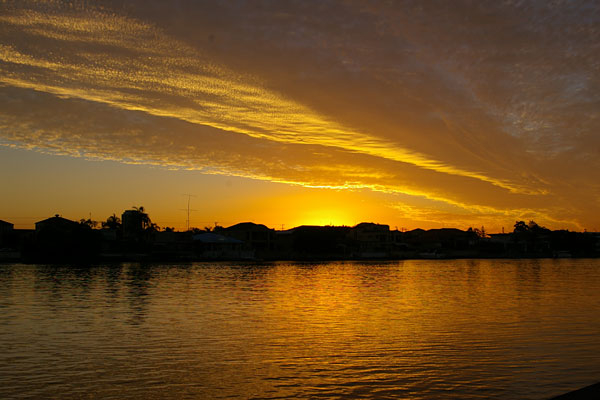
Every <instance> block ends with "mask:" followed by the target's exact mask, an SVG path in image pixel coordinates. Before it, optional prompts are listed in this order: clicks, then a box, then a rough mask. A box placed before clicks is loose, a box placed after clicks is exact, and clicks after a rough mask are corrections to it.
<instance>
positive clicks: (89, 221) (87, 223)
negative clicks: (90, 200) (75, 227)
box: [79, 218, 98, 229]
mask: <svg viewBox="0 0 600 400" xmlns="http://www.w3.org/2000/svg"><path fill="white" fill-rule="evenodd" d="M79 224H80V225H82V226H87V227H88V228H90V229H92V228H95V227H96V226H97V225H98V221H92V219H91V218H88V219H85V218H82V219H80V220H79Z"/></svg>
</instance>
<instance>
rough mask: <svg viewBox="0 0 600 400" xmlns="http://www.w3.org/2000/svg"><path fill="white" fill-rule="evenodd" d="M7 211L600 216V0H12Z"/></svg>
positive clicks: (339, 217) (7, 21)
mask: <svg viewBox="0 0 600 400" xmlns="http://www.w3.org/2000/svg"><path fill="white" fill-rule="evenodd" d="M0 187H1V188H2V189H1V190H2V192H1V193H2V194H1V196H0V199H1V200H0V219H2V220H5V221H9V222H12V223H14V224H15V227H17V228H30V227H32V226H33V222H35V221H37V220H40V219H44V218H47V217H49V216H51V215H54V214H56V213H58V214H61V215H62V216H64V217H66V218H72V219H80V218H88V217H89V216H90V214H91V217H92V219H95V220H105V219H106V217H108V216H109V215H111V214H112V213H116V214H117V215H120V214H121V213H122V212H123V211H124V210H125V209H128V208H131V206H134V205H135V206H139V205H143V206H144V207H145V208H146V210H147V211H148V212H149V214H150V217H151V218H152V219H153V221H154V222H156V223H158V224H159V225H160V226H163V227H164V226H174V227H176V228H178V229H182V228H185V225H186V212H185V211H183V209H185V208H186V207H187V200H188V197H187V196H185V195H184V194H191V195H194V196H195V197H191V208H192V209H194V211H193V212H192V214H191V221H190V224H191V225H192V226H197V227H204V226H207V225H213V224H214V223H215V222H218V223H219V224H220V225H224V226H228V225H232V224H234V223H237V222H242V221H254V222H258V223H264V224H266V225H268V226H270V227H272V228H277V229H281V227H282V225H283V226H284V227H285V228H291V227H293V226H296V225H301V224H320V225H325V224H334V225H340V224H346V225H355V224H357V223H359V222H362V221H371V222H378V223H385V224H389V225H390V226H391V227H392V229H394V228H395V227H398V229H400V228H406V229H413V228H417V227H421V228H439V227H456V228H460V229H466V228H468V227H469V226H476V227H480V226H482V225H483V226H485V228H486V230H487V231H488V232H498V231H500V230H501V229H502V227H505V229H507V230H512V227H513V225H514V223H515V221H516V220H526V221H528V220H530V219H533V220H535V221H536V222H538V223H539V224H541V225H544V226H547V227H549V228H552V229H558V228H567V229H572V230H583V229H587V230H595V231H598V230H600V5H599V4H598V2H597V1H592V0H590V1H577V0H574V1H545V0H544V1H533V0H532V1H516V0H515V1H508V0H507V1H497V0H494V1H487V2H486V1H398V2H395V1H362V0H357V1H215V2H209V1H206V2H198V1H184V0H180V1H152V0H144V1H133V0H132V1H126V2H121V1H28V0H18V1H0Z"/></svg>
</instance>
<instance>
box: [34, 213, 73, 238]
mask: <svg viewBox="0 0 600 400" xmlns="http://www.w3.org/2000/svg"><path fill="white" fill-rule="evenodd" d="M79 226H80V225H79V223H78V222H75V221H71V220H70V219H66V218H63V217H61V216H60V215H58V214H56V215H55V216H54V217H50V218H46V219H44V220H41V221H38V222H36V223H35V232H36V233H39V232H41V231H43V230H46V229H52V230H54V231H59V232H71V231H73V230H75V229H77V228H78V227H79Z"/></svg>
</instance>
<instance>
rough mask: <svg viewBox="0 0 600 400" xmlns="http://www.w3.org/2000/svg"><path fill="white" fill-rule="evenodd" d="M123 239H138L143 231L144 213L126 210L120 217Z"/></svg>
mask: <svg viewBox="0 0 600 400" xmlns="http://www.w3.org/2000/svg"><path fill="white" fill-rule="evenodd" d="M121 223H122V224H123V239H138V238H140V236H141V235H142V233H143V231H144V213H142V212H140V211H138V210H126V211H125V212H123V214H122V215H121Z"/></svg>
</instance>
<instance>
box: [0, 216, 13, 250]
mask: <svg viewBox="0 0 600 400" xmlns="http://www.w3.org/2000/svg"><path fill="white" fill-rule="evenodd" d="M14 227H15V226H14V225H13V224H11V223H10V222H6V221H2V220H0V248H2V247H12V246H10V244H12V243H11V242H13V241H14V240H13V237H14Z"/></svg>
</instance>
